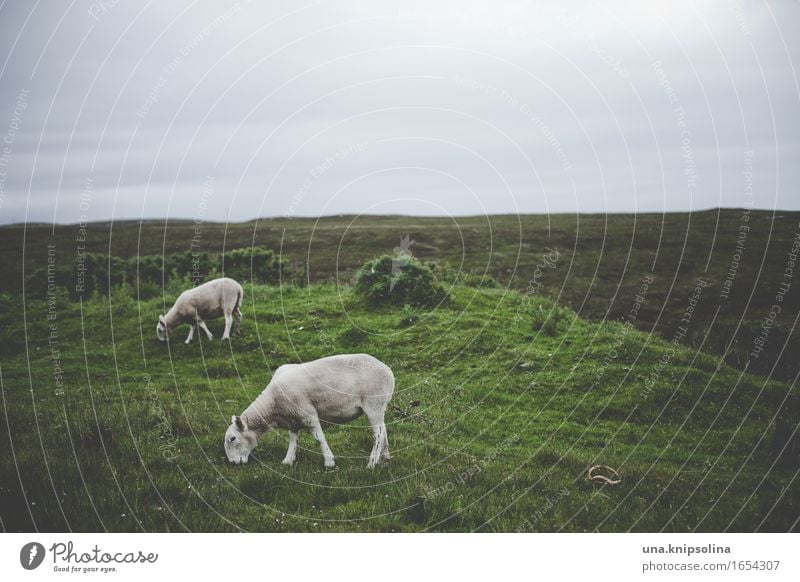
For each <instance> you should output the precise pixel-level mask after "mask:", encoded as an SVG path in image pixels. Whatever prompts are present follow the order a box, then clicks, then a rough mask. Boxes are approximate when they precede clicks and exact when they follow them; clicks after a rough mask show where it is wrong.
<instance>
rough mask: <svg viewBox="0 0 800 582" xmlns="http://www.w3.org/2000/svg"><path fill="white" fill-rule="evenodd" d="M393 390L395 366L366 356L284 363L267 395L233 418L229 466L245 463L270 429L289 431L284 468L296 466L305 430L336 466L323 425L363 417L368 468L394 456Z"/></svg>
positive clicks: (227, 436) (227, 447) (227, 442)
mask: <svg viewBox="0 0 800 582" xmlns="http://www.w3.org/2000/svg"><path fill="white" fill-rule="evenodd" d="M393 392H394V374H392V370H391V368H389V367H388V366H387V365H386V364H384V363H383V362H381V361H380V360H378V359H376V358H374V357H372V356H370V355H368V354H344V355H338V356H328V357H326V358H320V359H319V360H313V361H311V362H307V363H304V364H286V365H283V366H281V367H279V368H278V369H277V370H275V373H274V374H273V375H272V380H271V381H270V382H269V384H268V385H267V387H266V388H265V389H264V391H263V392H262V393H261V394H260V395H259V396H258V397H257V398H256V399H255V400H254V401H253V403H252V404H250V406H248V407H247V408H246V409H245V411H244V412H242V414H241V415H239V416H233V417H232V418H231V424H230V426H229V427H228V430H227V431H226V433H225V442H224V445H225V454H226V455H227V457H228V461H230V462H231V463H235V464H238V463H246V462H247V460H248V458H249V457H250V453H251V452H252V451H253V449H254V448H255V447H256V444H257V443H258V439H259V438H261V436H263V435H264V434H265V433H267V432H269V431H270V430H274V429H278V428H282V429H286V430H288V431H289V449H288V450H287V451H286V456H285V457H284V459H283V464H285V465H292V464H294V462H295V457H296V454H297V435H298V433H299V432H300V430H301V429H303V428H306V429H308V430H309V431H310V432H311V435H312V436H313V437H314V438H315V439H316V440H317V442H318V443H319V446H320V449H321V450H322V455H323V457H324V464H325V467H327V468H333V467H334V466H335V463H334V458H333V452H331V449H330V447H329V446H328V443H327V441H326V440H325V434H324V433H323V432H322V424H323V423H326V424H340V423H345V422H350V421H351V420H354V419H356V418H358V417H359V416H361V415H362V414H365V415H366V416H367V420H368V421H369V424H370V426H371V427H372V433H373V436H374V438H375V443H374V445H373V447H372V453H371V454H370V456H369V463H368V464H367V467H368V468H370V469H371V468H373V467H375V465H377V464H378V463H379V462H380V461H381V460H388V459H390V458H391V455H390V454H389V439H388V437H387V435H386V424H385V423H384V414H385V412H386V407H387V405H388V404H389V400H391V398H392V393H393Z"/></svg>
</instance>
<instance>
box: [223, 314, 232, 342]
mask: <svg viewBox="0 0 800 582" xmlns="http://www.w3.org/2000/svg"><path fill="white" fill-rule="evenodd" d="M232 323H233V316H232V315H229V314H225V331H224V332H222V339H224V340H229V339H231V324H232Z"/></svg>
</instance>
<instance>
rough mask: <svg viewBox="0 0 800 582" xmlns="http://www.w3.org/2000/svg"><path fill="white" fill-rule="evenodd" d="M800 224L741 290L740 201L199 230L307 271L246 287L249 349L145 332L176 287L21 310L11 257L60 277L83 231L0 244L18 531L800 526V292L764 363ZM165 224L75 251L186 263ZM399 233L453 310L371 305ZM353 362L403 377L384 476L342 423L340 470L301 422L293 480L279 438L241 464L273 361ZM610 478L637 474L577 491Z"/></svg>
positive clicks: (362, 436)
mask: <svg viewBox="0 0 800 582" xmlns="http://www.w3.org/2000/svg"><path fill="white" fill-rule="evenodd" d="M798 218H800V217H798V216H797V214H796V213H795V214H790V213H785V214H784V215H783V216H781V217H770V216H767V215H766V214H764V213H754V216H753V219H752V220H753V223H752V224H753V225H754V229H753V231H752V232H751V233H750V238H748V240H747V244H748V246H747V249H746V252H745V253H744V254H743V258H742V260H741V262H740V264H739V267H738V271H737V275H736V279H735V282H734V285H733V287H732V291H731V294H730V298H729V299H727V300H722V299H720V290H721V285H722V282H723V281H724V279H725V273H726V271H727V269H728V266H729V261H730V254H731V250H732V248H733V247H732V245H731V241H732V242H733V244H734V245H735V243H736V238H735V232H736V229H737V228H738V224H739V221H740V220H741V211H727V212H721V213H716V212H714V213H703V214H701V215H670V216H667V217H662V216H657V217H656V216H639V217H634V216H613V217H591V216H590V217H583V216H581V217H550V218H548V217H490V218H486V217H484V218H480V219H479V218H473V219H458V221H457V222H456V221H453V222H452V223H451V226H450V227H448V226H447V225H446V224H445V222H446V221H444V219H412V218H403V217H361V218H359V219H353V218H352V217H344V218H342V217H340V218H331V219H326V220H322V221H320V222H319V223H315V221H313V220H305V221H304V220H299V219H296V220H294V221H292V220H285V221H283V222H280V221H273V222H269V221H262V222H260V223H258V224H256V223H251V224H248V225H237V226H236V228H232V229H229V230H228V231H226V229H224V228H223V227H222V226H219V225H208V224H207V225H203V226H202V233H203V234H202V237H203V238H202V240H203V244H204V245H206V247H205V248H207V249H209V250H214V249H221V248H223V247H224V248H230V247H237V246H247V245H248V244H252V243H253V242H254V241H255V242H256V244H259V245H265V246H268V247H270V248H273V249H275V250H276V251H281V252H282V254H284V255H286V256H287V257H288V258H289V259H290V260H291V261H292V262H294V263H296V264H299V265H301V266H302V267H303V268H304V269H305V272H306V274H307V275H308V277H307V280H306V281H305V282H302V281H301V282H300V283H301V284H299V285H297V284H288V283H287V284H284V285H280V286H267V285H252V284H246V285H245V295H246V297H245V305H244V307H243V312H244V321H243V325H242V332H243V333H242V335H241V336H240V337H237V338H234V341H232V342H230V343H228V342H222V341H220V340H219V339H218V338H219V337H220V335H221V321H215V322H212V323H210V327H211V330H212V331H213V332H214V333H215V336H216V337H215V339H214V340H212V341H207V340H206V339H205V338H204V337H203V338H201V339H202V341H197V336H196V337H195V343H193V344H191V345H188V346H187V345H184V344H183V343H182V339H183V334H184V333H185V331H186V330H181V331H179V332H177V333H176V337H174V338H173V340H172V341H171V342H170V343H169V344H163V343H160V342H158V341H157V340H156V337H155V330H154V327H155V323H156V320H157V316H158V314H159V313H163V312H164V310H165V304H171V302H172V301H173V299H174V297H175V296H176V295H177V293H178V292H179V291H180V290H181V289H182V288H183V287H184V286H185V284H186V281H181V280H175V281H172V282H170V283H169V284H168V285H167V288H166V289H165V290H164V293H163V296H162V295H159V296H157V297H152V298H148V299H141V300H140V299H138V298H137V290H136V289H135V288H130V287H120V288H117V289H114V290H113V291H112V292H111V293H110V294H108V295H102V294H95V295H94V296H92V297H88V298H86V299H84V300H83V301H81V302H75V301H70V300H69V298H68V297H67V295H66V292H64V291H62V290H61V289H58V290H56V291H55V294H54V295H52V296H30V295H28V294H25V293H23V292H22V281H23V274H22V271H23V269H20V266H21V265H24V266H25V269H26V270H30V269H32V268H33V267H35V266H37V265H38V266H40V265H41V264H42V262H43V261H45V262H46V260H47V253H46V249H47V246H46V245H47V244H52V245H53V248H54V249H55V252H56V253H57V256H58V257H59V259H58V260H61V261H70V260H74V253H75V246H76V243H75V233H76V229H77V227H76V226H62V227H58V228H57V229H56V230H55V233H53V232H52V231H51V229H50V227H47V226H43V227H33V228H32V227H28V229H27V230H24V229H22V228H21V227H13V228H5V229H0V243H2V260H3V263H4V264H3V265H2V266H3V268H4V269H5V272H11V273H16V274H18V275H15V276H13V277H9V278H7V279H6V280H5V281H3V283H2V290H3V294H2V295H0V309H2V334H3V336H2V344H0V381H1V382H2V386H1V388H2V397H3V400H2V405H3V406H2V408H3V413H2V415H1V416H0V419H1V420H0V447H2V450H3V451H5V452H4V454H3V455H2V457H0V464H1V466H0V476H1V477H0V479H2V482H0V519H2V528H3V529H4V530H6V531H19V530H22V531H31V530H34V529H37V530H40V531H62V530H74V531H106V530H107V531H239V530H247V531H504V532H507V531H595V530H598V531H613V532H617V531H629V530H632V531H676V532H684V531H715V532H716V531H787V530H797V529H798V528H799V527H800V526H799V525H798V519H800V484H798V479H797V475H798V472H800V445H798V441H797V427H798V422H800V398H798V395H797V387H796V384H795V383H794V382H795V381H796V374H797V369H798V368H797V366H798V363H797V361H796V359H797V358H796V355H797V351H796V350H795V349H794V348H793V347H792V346H794V345H796V344H794V343H792V342H796V337H795V335H794V334H795V333H796V332H795V323H796V320H797V313H798V309H797V305H798V300H797V296H798V292H797V290H796V289H789V292H788V293H787V294H786V299H785V302H784V303H783V305H784V309H783V310H782V312H781V313H780V315H779V317H777V318H776V320H775V322H774V324H773V327H772V328H771V329H772V332H771V333H772V334H773V335H770V336H769V342H768V345H767V349H766V351H765V352H764V357H765V359H766V358H767V357H769V358H772V360H771V362H772V363H771V364H770V366H768V367H767V368H766V370H764V369H762V368H763V366H764V364H763V363H761V362H763V360H762V361H757V362H751V363H749V364H748V361H750V359H748V357H747V354H748V353H749V351H750V349H751V348H752V345H753V344H752V342H753V339H754V334H755V332H754V330H758V328H759V325H760V324H761V321H762V320H763V318H764V317H765V316H766V315H767V314H768V313H769V309H768V308H769V306H770V305H771V304H772V303H773V302H774V301H773V300H774V296H775V288H776V287H777V286H778V285H779V282H780V279H781V275H782V273H783V265H784V263H785V261H786V257H785V253H786V251H788V250H789V249H790V247H791V242H792V240H793V236H794V235H793V232H795V231H796V230H797V227H798ZM437 221H438V222H437ZM515 221H516V222H515ZM665 222H667V223H669V224H668V225H667V226H668V227H669V229H668V228H667V227H665V226H663V224H664V223H665ZM351 223H352V226H350V227H348V225H349V224H351ZM548 223H549V230H548V228H547V227H548ZM576 224H578V225H579V228H578V227H576ZM659 224H661V225H662V226H658V225H659ZM453 225H457V227H456V226H453ZM518 225H521V226H518ZM756 225H761V226H759V227H758V228H755V226H756ZM168 226H169V228H167V229H165V225H164V224H163V223H160V224H144V225H139V224H138V223H136V224H123V225H116V224H115V225H114V227H113V230H111V229H110V227H109V226H108V225H89V227H88V231H87V233H88V238H89V239H90V240H87V241H86V244H87V246H90V247H91V249H92V250H99V251H105V252H110V253H112V254H115V255H118V256H121V257H127V256H131V255H136V254H152V253H158V252H165V251H166V252H174V251H176V250H185V249H186V248H188V245H189V241H191V239H192V233H193V232H194V229H195V227H196V225H194V224H192V223H185V224H170V225H168ZM356 227H358V228H356ZM489 229H491V232H492V236H491V244H490V243H489V242H488V241H489V240H490V238H489V237H488V234H487V233H488V232H489ZM143 231H146V232H143ZM159 232H160V233H161V234H160V235H158V233H159ZM165 232H166V233H168V235H167V236H166V237H165V236H164V233H165ZM732 233H733V234H732ZM406 235H410V240H414V241H415V243H414V245H412V246H411V247H410V249H409V250H410V251H411V252H413V254H414V256H417V257H419V258H422V259H425V260H429V259H430V260H436V261H438V262H440V263H446V264H449V265H450V266H452V267H454V268H455V269H456V270H457V271H458V270H461V271H466V272H469V273H472V276H470V277H459V278H456V279H454V280H453V282H452V285H450V286H449V292H450V296H451V300H450V301H449V302H447V303H445V304H442V305H439V306H437V307H436V308H430V309H425V308H419V309H417V308H412V307H410V306H396V307H391V306H370V305H368V304H367V303H365V301H364V300H363V299H362V298H361V297H359V296H358V295H356V294H355V293H354V291H353V289H352V288H351V286H350V283H351V281H352V278H353V274H354V272H355V270H356V269H357V268H358V266H360V265H361V264H362V263H363V262H364V261H365V260H367V259H369V258H372V257H373V256H376V255H379V254H392V252H393V248H394V247H396V246H398V244H400V238H401V237H404V236H406ZM731 236H732V237H733V238H731ZM659 241H660V242H659ZM400 246H402V245H400ZM680 248H682V249H683V251H681V252H678V251H677V250H676V249H680ZM23 249H24V250H25V253H23V252H22V250H23ZM554 251H555V252H554ZM748 253H749V254H748ZM745 259H746V260H745ZM537 266H538V271H537ZM9 269H10V270H9ZM484 273H486V274H489V275H493V276H494V277H496V278H497V280H498V281H500V283H499V284H494V283H493V282H492V280H491V279H482V278H480V277H479V276H478V275H481V274H484ZM699 279H702V281H703V282H702V283H698V280H699ZM647 281H652V283H649V284H648V285H647V287H646V288H645V287H644V286H643V282H647ZM448 284H449V283H448ZM723 302H724V303H725V306H724V307H723V306H722V304H723ZM688 306H692V311H691V314H690V315H689V319H688V320H686V317H687V309H688ZM765 309H766V312H764V310H765ZM621 318H622V319H621ZM682 319H683V320H684V321H683V322H681V320H682ZM682 329H685V331H681V330H682ZM178 336H179V337H178ZM734 344H736V345H735V346H734ZM726 346H727V347H728V349H724V348H725V347H726ZM697 348H700V349H697ZM723 350H724V351H725V353H726V354H727V356H726V358H725V360H723V359H721V358H720V357H718V355H716V354H718V353H722V351H723ZM343 352H349V353H355V352H368V353H371V354H373V355H375V356H376V357H378V358H380V359H382V360H383V361H385V362H386V363H387V364H389V365H390V366H391V367H392V368H393V370H394V372H395V376H396V379H397V389H396V392H395V397H394V399H393V402H392V406H391V409H390V411H389V414H388V416H387V425H388V431H389V439H390V445H391V449H392V455H393V459H392V461H391V462H390V463H389V464H387V465H384V466H380V467H378V468H377V469H376V470H368V469H367V468H366V461H367V455H368V453H369V450H370V447H371V434H370V431H369V429H368V428H367V426H366V424H365V422H364V421H363V420H358V421H356V422H354V423H352V424H350V425H346V426H342V427H337V428H333V429H329V430H327V433H326V434H327V437H328V441H329V443H330V445H331V448H332V449H333V451H334V453H335V454H336V456H337V468H336V469H335V470H325V469H324V468H323V466H322V457H321V455H320V453H319V450H318V448H317V445H316V443H315V442H314V441H313V439H312V438H311V437H310V435H308V434H307V433H306V434H301V437H300V450H299V451H298V462H297V464H296V465H295V466H293V467H286V466H284V465H282V464H281V463H280V460H281V459H282V458H283V455H284V453H285V448H286V443H287V435H286V434H282V433H272V434H269V435H267V436H265V437H264V438H263V439H262V442H261V443H260V444H259V446H258V448H257V449H256V451H255V453H254V456H253V457H252V458H251V462H250V463H249V464H248V465H244V466H239V465H236V466H234V465H230V464H229V463H227V461H226V459H225V456H224V452H223V448H222V437H223V435H224V431H225V428H226V427H227V424H228V422H229V421H230V417H231V415H232V414H238V413H240V412H241V411H242V410H243V409H244V408H245V407H246V406H247V405H248V404H249V403H250V402H251V401H252V399H253V398H254V397H255V396H256V395H257V394H258V393H259V392H260V391H261V390H262V389H263V387H264V386H265V385H266V383H267V381H268V380H269V377H270V374H271V371H272V370H274V369H275V368H276V367H277V366H279V365H281V364H284V363H288V362H299V361H305V360H309V359H313V358H317V357H321V356H325V355H330V354H334V353H343ZM726 360H727V361H726ZM731 364H733V365H731ZM734 365H735V366H737V367H734ZM753 372H758V373H753ZM595 464H604V465H608V466H611V467H613V468H615V469H616V470H617V471H618V472H619V474H620V475H621V476H622V482H621V483H620V484H618V485H615V486H612V485H602V484H598V483H592V482H589V481H587V480H586V471H587V469H588V468H589V467H590V466H592V465H595Z"/></svg>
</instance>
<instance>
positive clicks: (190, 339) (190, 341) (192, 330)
mask: <svg viewBox="0 0 800 582" xmlns="http://www.w3.org/2000/svg"><path fill="white" fill-rule="evenodd" d="M193 337H194V326H193V325H190V326H189V335H188V336H186V341H185V342H184V343H185V344H190V343H192V338H193Z"/></svg>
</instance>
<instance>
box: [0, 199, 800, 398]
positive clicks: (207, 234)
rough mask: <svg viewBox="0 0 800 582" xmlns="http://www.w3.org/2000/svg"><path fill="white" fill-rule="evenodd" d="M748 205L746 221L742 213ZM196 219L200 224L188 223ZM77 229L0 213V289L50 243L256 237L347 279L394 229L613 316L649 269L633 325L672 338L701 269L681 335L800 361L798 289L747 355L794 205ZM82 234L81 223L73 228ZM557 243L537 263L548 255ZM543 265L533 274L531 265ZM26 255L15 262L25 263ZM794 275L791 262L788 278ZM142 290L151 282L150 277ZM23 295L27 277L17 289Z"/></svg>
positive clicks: (429, 252)
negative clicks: (13, 219) (699, 293)
mask: <svg viewBox="0 0 800 582" xmlns="http://www.w3.org/2000/svg"><path fill="white" fill-rule="evenodd" d="M745 216H746V217H747V218H748V221H747V222H743V220H744V217H745ZM742 226H746V227H749V228H750V230H749V231H748V233H747V238H746V240H745V241H744V246H745V249H744V250H743V251H742V252H741V253H739V255H740V256H738V267H737V268H736V269H735V270H736V273H735V278H734V280H733V285H732V287H731V292H730V295H729V296H728V298H727V299H724V298H723V297H722V289H723V284H724V282H725V280H726V277H727V274H728V270H729V267H730V266H731V264H732V261H733V259H734V256H735V255H736V245H737V237H738V236H739V235H740V232H741V231H740V229H741V227H742ZM198 228H199V233H200V234H199V236H198V235H197V229H198ZM85 231H86V235H85V238H86V242H85V244H84V243H79V242H78V241H76V237H77V235H78V226H77V225H56V226H55V228H54V227H53V226H52V225H30V224H29V225H25V226H22V225H16V226H7V227H0V272H2V273H5V274H6V275H5V276H4V277H2V278H0V293H3V292H6V293H11V294H14V295H18V294H19V293H20V292H21V290H22V280H23V272H25V273H32V272H33V271H34V270H36V269H41V268H43V267H45V266H46V264H47V262H46V261H47V253H48V245H53V248H54V249H55V253H56V258H57V261H58V265H59V266H62V267H67V266H69V265H75V264H76V261H77V257H78V250H79V249H78V245H79V244H84V247H85V248H83V249H80V250H85V251H91V252H98V253H105V254H110V255H113V256H117V257H121V258H130V257H134V256H137V255H158V254H162V253H183V252H187V251H189V250H192V251H197V252H199V251H204V252H208V253H217V252H220V251H222V250H230V249H238V248H246V247H250V246H252V245H263V246H266V247H268V248H270V249H273V250H274V251H275V252H276V253H279V254H280V255H281V256H282V257H284V258H286V259H289V260H290V261H291V262H292V263H293V264H294V265H295V266H297V267H299V268H300V269H301V270H303V271H305V273H306V276H307V278H308V280H309V281H311V282H339V283H342V282H344V283H346V284H349V283H350V282H351V281H352V280H353V278H354V276H355V273H356V271H357V269H358V268H359V267H361V265H363V264H364V263H365V262H366V261H367V260H369V259H372V258H374V257H375V256H376V255H380V254H394V253H393V250H394V249H395V247H397V246H398V245H400V240H401V238H402V237H406V236H408V237H410V238H409V241H414V244H411V245H410V246H409V248H408V249H407V250H408V251H409V252H410V253H412V254H413V256H414V257H416V258H418V259H420V260H422V261H427V260H434V261H437V262H438V263H440V264H448V265H450V266H451V267H452V268H454V269H456V270H460V271H461V272H462V273H464V274H466V276H467V277H470V278H472V279H474V280H476V281H477V280H479V279H480V277H481V276H482V275H484V274H488V275H491V276H492V277H494V278H496V279H497V280H498V281H500V282H501V283H502V285H503V286H508V287H510V288H513V289H518V290H525V289H526V288H527V287H528V286H529V285H530V284H531V280H533V279H534V278H535V279H536V283H537V284H540V285H541V288H540V291H541V292H542V293H546V294H548V295H551V296H553V297H558V301H559V303H560V304H562V305H564V306H568V307H570V308H572V309H573V310H574V311H576V312H578V313H579V314H580V316H581V317H583V318H584V319H588V320H590V321H603V320H605V319H611V320H615V319H618V318H620V317H622V316H624V315H625V314H626V313H628V311H629V310H630V307H631V304H632V303H633V301H634V297H635V295H636V293H637V292H638V291H639V288H640V286H641V282H642V278H643V277H644V276H646V275H650V274H652V275H653V277H654V282H653V284H652V285H651V286H650V289H649V291H648V294H647V298H646V299H647V300H646V302H645V303H644V304H643V305H642V307H641V309H640V310H639V313H638V317H637V319H636V321H635V322H634V325H636V327H637V328H638V329H640V330H643V331H647V332H650V331H653V332H655V333H657V334H659V335H661V336H662V337H665V338H667V339H671V337H672V335H673V333H674V330H675V327H676V326H677V325H678V324H679V322H680V319H681V317H682V315H683V312H684V309H685V308H686V303H687V299H688V296H689V295H690V294H691V291H692V288H693V287H694V286H695V282H696V280H697V278H698V277H703V278H704V279H705V280H707V281H708V287H707V288H706V290H705V292H704V293H703V297H702V299H701V302H700V304H699V307H698V310H697V312H696V314H695V318H694V321H693V324H692V326H691V329H690V330H689V332H688V334H687V337H686V342H687V343H689V344H690V345H691V346H693V347H696V348H699V349H701V350H702V351H704V352H706V353H709V354H713V355H724V356H725V358H726V361H727V363H729V364H730V365H732V366H735V367H737V368H739V369H743V368H744V367H745V366H747V370H748V371H749V372H751V373H757V374H761V375H764V376H770V377H773V378H779V379H782V380H784V381H786V382H793V381H794V380H795V378H796V377H797V375H798V373H800V358H797V357H795V356H794V355H793V354H797V353H800V334H798V333H797V327H796V325H795V321H796V319H797V317H798V315H799V314H800V289H798V288H797V287H798V284H797V283H795V285H794V287H795V289H793V290H792V291H791V292H790V293H788V295H787V296H786V297H785V301H784V303H783V305H782V307H783V308H782V311H781V314H780V316H779V317H778V318H777V319H776V320H775V321H774V325H773V326H772V328H771V334H770V339H769V342H768V343H767V345H766V349H765V350H764V352H763V353H762V354H761V356H760V357H759V358H758V359H751V358H749V357H748V352H749V351H750V349H751V347H752V342H753V339H754V337H756V336H757V335H758V333H759V332H760V325H761V323H762V321H763V320H764V318H765V317H767V315H768V314H769V312H770V310H771V306H772V305H773V304H774V303H775V295H776V293H777V290H778V288H779V285H780V284H781V283H782V282H785V279H784V278H783V273H784V269H785V267H786V262H787V255H786V253H787V252H789V250H790V247H791V241H792V240H793V239H794V237H795V236H797V233H798V232H799V231H800V212H784V211H778V212H769V211H762V210H753V211H751V212H750V213H748V214H746V215H745V213H744V212H743V211H742V210H741V209H715V210H709V211H706V212H693V213H670V214H553V215H498V216H467V217H450V218H441V217H409V216H363V215H362V216H330V217H322V218H320V219H316V218H268V219H260V220H257V221H250V222H245V223H230V224H222V223H203V224H202V225H199V226H198V225H195V224H194V222H192V221H177V220H170V221H168V222H167V221H164V220H152V221H143V222H141V223H140V222H136V221H122V222H120V221H117V222H114V223H113V224H111V223H108V222H104V223H92V224H89V225H88V227H87V228H86V229H85ZM82 236H83V235H82ZM548 249H554V250H557V251H558V258H557V260H555V261H551V263H550V264H546V261H545V260H544V258H545V257H546V256H547V255H553V253H551V252H550V251H549V250H548ZM540 265H544V266H543V267H540V268H539V275H538V276H537V275H536V269H537V266H540ZM23 267H24V269H23ZM796 278H797V275H796V274H795V279H796ZM147 291H148V292H149V293H151V295H150V296H152V292H153V290H152V289H148V290H147ZM27 293H28V296H29V297H30V298H31V299H33V298H35V297H33V293H34V292H33V291H32V290H31V289H28V290H27Z"/></svg>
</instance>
